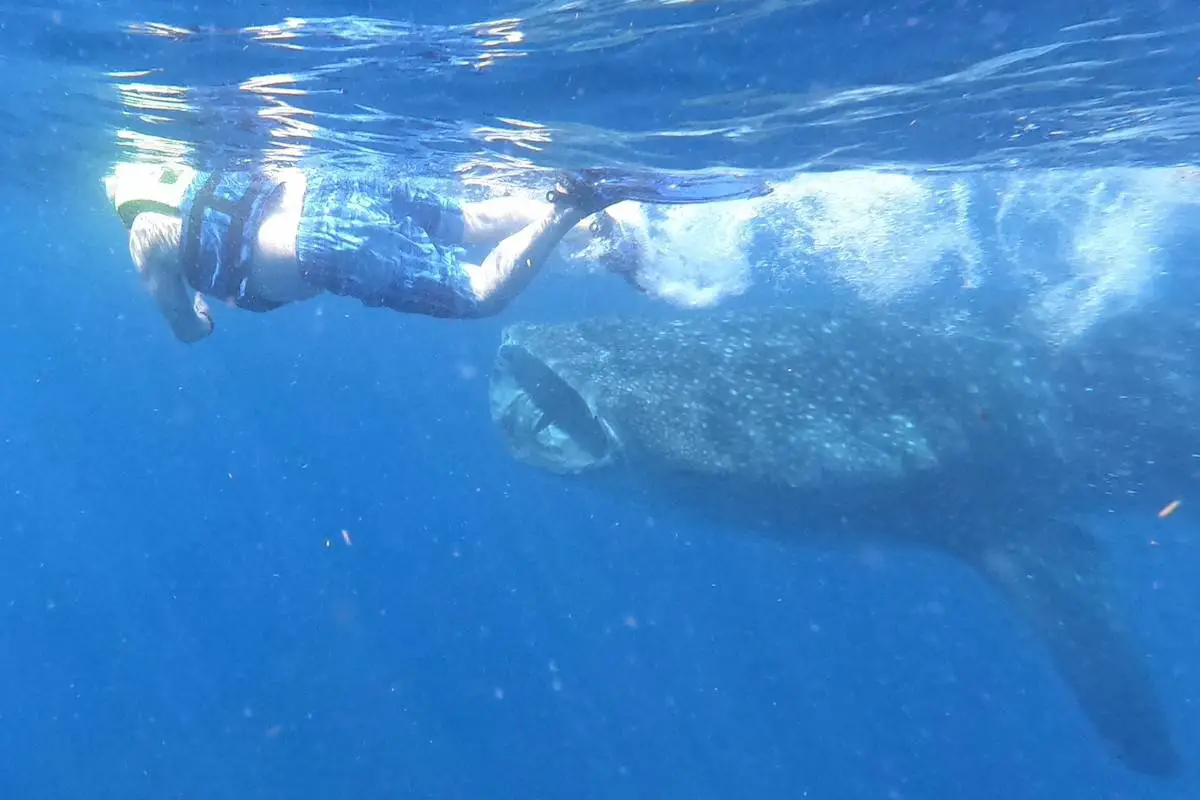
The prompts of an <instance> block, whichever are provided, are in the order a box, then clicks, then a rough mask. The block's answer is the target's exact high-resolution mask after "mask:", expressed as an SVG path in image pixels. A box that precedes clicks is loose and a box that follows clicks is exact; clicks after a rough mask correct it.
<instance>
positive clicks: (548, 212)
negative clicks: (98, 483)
mask: <svg viewBox="0 0 1200 800" xmlns="http://www.w3.org/2000/svg"><path fill="white" fill-rule="evenodd" d="M104 183H105V188H106V191H107V193H108V197H109V200H110V201H111V202H112V203H113V205H114V207H115V209H116V211H117V214H118V215H119V216H120V217H121V220H122V221H123V222H124V224H125V226H126V227H127V228H128V229H129V252H130V256H131V257H132V259H133V262H134V265H135V266H136V268H137V270H138V272H139V274H140V275H141V277H142V279H143V281H144V283H145V285H146V287H147V288H148V290H149V292H150V294H151V296H152V297H153V298H154V301H155V303H156V304H157V306H158V309H159V311H160V312H161V313H162V314H163V316H164V317H165V318H166V320H167V322H168V323H169V324H170V326H171V330H172V331H173V332H174V334H175V336H176V337H178V338H179V339H180V340H182V341H184V342H189V343H190V342H196V341H198V340H200V339H202V338H204V337H205V336H208V335H209V334H210V333H212V330H213V320H212V316H211V314H210V313H209V310H208V306H207V304H206V303H205V301H204V297H206V296H207V297H209V298H212V299H216V300H221V301H224V302H227V303H229V304H231V305H233V306H236V307H238V308H242V309H246V310H249V311H259V312H264V311H271V310H273V309H276V308H279V307H280V306H283V305H286V304H288V303H292V302H297V301H300V300H306V299H309V298H312V297H315V296H316V295H318V294H320V293H322V292H331V293H333V294H337V295H343V296H349V297H353V298H356V299H358V300H360V301H361V302H362V303H363V304H364V305H367V306H376V307H387V308H391V309H394V310H396V311H403V312H410V313H416V314H426V315H429V316H435V317H452V318H471V317H485V316H490V315H493V314H496V313H498V312H499V311H500V310H502V309H503V308H504V307H505V306H506V305H507V304H508V303H509V302H510V301H511V300H512V299H513V298H514V297H516V296H517V295H518V294H519V293H520V292H521V291H522V290H523V289H524V288H525V287H526V286H528V285H529V283H530V282H531V281H532V280H533V278H534V277H535V276H536V275H537V273H538V271H539V270H540V269H541V268H542V266H543V265H544V263H545V262H546V259H547V258H548V257H549V255H550V253H551V252H552V251H553V250H554V248H555V247H556V246H557V245H558V244H559V242H560V241H561V240H562V238H563V237H564V236H565V235H566V234H567V233H568V232H569V231H571V229H572V228H574V227H576V226H577V225H578V224H579V223H580V222H581V221H582V220H584V219H585V218H587V217H589V216H591V215H593V214H595V213H596V212H599V211H602V210H603V209H604V208H605V207H606V206H608V205H611V204H612V203H615V202H619V201H620V200H622V199H624V197H623V196H622V195H621V194H620V193H619V192H612V191H610V192H608V193H607V194H605V193H603V192H599V191H596V190H594V189H593V188H591V187H589V186H588V185H587V184H586V183H584V182H582V181H573V180H571V179H567V180H565V181H561V182H560V183H559V185H558V186H556V188H555V190H554V191H553V192H551V193H550V196H549V199H548V201H547V202H540V201H537V200H531V199H526V198H519V197H501V198H496V199H492V200H484V201H481V202H473V203H462V204H460V203H458V202H456V201H454V200H451V199H448V198H444V197H440V196H438V195H435V194H433V193H431V192H428V191H425V190H422V189H418V188H415V187H414V186H412V185H411V184H409V183H408V182H407V181H403V180H398V181H392V180H385V179H382V178H365V179H364V178H361V177H358V176H350V175H337V174H332V175H331V174H328V173H319V172H302V171H300V170H297V169H288V170H282V171H278V172H274V173H266V172H262V173H257V172H256V173H247V172H211V173H203V172H198V171H196V170H194V169H192V168H190V167H186V166H179V165H145V164H120V165H118V166H117V167H116V168H115V169H114V170H113V172H112V174H110V175H109V176H107V177H106V178H105V179H104ZM471 245H477V246H483V247H490V248H491V252H490V253H489V255H488V256H487V257H486V258H484V259H483V260H482V262H481V263H479V264H469V263H465V262H462V261H460V260H459V258H458V253H460V252H461V250H462V248H463V247H465V246H471ZM189 287H190V289H191V290H195V292H196V294H195V296H194V299H193V296H192V292H191V291H190V290H189Z"/></svg>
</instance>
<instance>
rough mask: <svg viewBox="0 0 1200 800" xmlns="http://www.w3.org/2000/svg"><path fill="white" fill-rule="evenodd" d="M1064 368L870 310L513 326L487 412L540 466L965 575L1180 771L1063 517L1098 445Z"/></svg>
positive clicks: (1102, 725) (1122, 633)
mask: <svg viewBox="0 0 1200 800" xmlns="http://www.w3.org/2000/svg"><path fill="white" fill-rule="evenodd" d="M515 353H519V355H517V356H516V357H515V358H514V354H515ZM1057 358H1058V357H1057V356H1056V355H1055V354H1053V353H1051V352H1049V351H1048V350H1047V349H1043V348H1040V347H1038V346H1036V345H1029V344H1022V343H1018V342H1014V341H1007V340H1003V339H997V338H991V337H988V336H984V335H975V334H972V333H970V332H968V331H964V330H961V329H960V330H958V331H956V332H955V333H954V334H952V335H943V334H941V333H938V332H935V331H932V330H928V329H925V328H922V327H920V326H915V325H913V324H910V323H908V322H906V321H905V320H903V319H901V318H899V317H896V316H892V315H888V314H884V313H873V312H872V313H849V312H846V313H843V312H839V313H837V314H818V313H814V312H811V311H793V310H788V309H774V310H770V311H763V312H758V313H749V314H695V315H691V316H689V317H687V318H686V319H685V320H684V321H680V322H671V323H665V322H643V321H636V320H617V319H614V320H593V321H587V322H581V323H576V324H565V325H550V326H534V325H514V326H510V327H509V328H507V329H506V330H505V332H504V343H503V345H502V347H501V350H500V353H499V355H498V357H497V361H496V366H495V370H494V373H493V379H492V388H491V401H492V412H493V417H494V419H495V420H496V421H497V424H498V426H499V427H500V428H501V430H502V431H503V433H504V435H505V437H506V439H507V441H508V443H509V445H510V448H511V449H512V451H513V453H514V455H515V456H516V457H518V458H519V459H521V460H524V461H526V462H528V463H530V464H533V465H535V466H537V467H539V468H542V469H547V470H551V471H555V472H560V473H567V474H583V473H586V474H587V475H588V476H589V478H592V479H594V480H601V481H607V482H609V483H611V484H613V485H625V486H628V485H636V486H639V487H643V488H645V487H651V489H650V490H649V491H641V492H638V494H639V495H640V496H642V497H646V496H648V495H651V494H653V495H654V496H656V497H658V498H659V499H661V500H664V501H666V502H670V503H672V505H673V506H674V507H676V508H686V509H689V510H692V511H694V512H696V513H699V514H703V515H704V516H705V518H707V519H710V520H717V521H722V522H724V523H725V524H727V525H728V526H729V527H731V528H736V529H739V530H745V531H754V532H758V533H761V534H766V535H770V536H778V537H791V538H801V537H803V538H805V539H807V540H810V541H817V542H820V543H824V544H828V545H830V546H853V545H856V544H861V543H863V542H864V541H865V540H871V541H872V542H874V543H877V544H894V545H903V546H909V547H922V548H928V549H932V550H936V551H939V552H942V553H947V554H950V555H952V556H954V557H956V558H958V559H960V560H962V561H964V562H966V563H967V564H969V565H971V566H972V567H974V568H975V569H976V570H978V572H979V573H980V574H982V575H983V576H984V577H985V578H986V579H987V580H988V582H989V583H990V584H991V585H993V586H994V587H996V588H997V589H998V590H999V591H1000V592H1001V593H1002V594H1003V595H1004V596H1005V598H1006V599H1007V600H1008V601H1009V604H1010V605H1011V606H1012V607H1013V608H1014V609H1015V610H1016V611H1017V612H1018V614H1019V615H1020V616H1021V617H1022V618H1023V619H1024V620H1025V622H1026V623H1027V624H1028V625H1029V626H1030V627H1031V628H1032V629H1033V630H1034V631H1035V632H1036V634H1037V635H1038V636H1039V638H1040V639H1041V640H1042V642H1044V643H1045V645H1046V647H1047V648H1048V650H1049V652H1050V654H1051V656H1052V657H1053V659H1054V663H1055V665H1056V667H1057V669H1058V671H1059V673H1060V675H1061V676H1062V678H1063V679H1064V681H1065V682H1066V683H1067V684H1068V685H1069V686H1070V687H1071V689H1072V691H1073V693H1074V694H1075V697H1076V698H1077V700H1078V702H1079V705H1080V707H1081V708H1082V710H1083V711H1084V713H1085V714H1086V715H1087V716H1088V718H1089V719H1090V720H1091V722H1092V724H1093V725H1094V727H1095V728H1096V730H1097V731H1098V732H1099V733H1100V735H1101V736H1102V737H1103V738H1104V739H1106V740H1107V741H1108V742H1109V743H1110V744H1111V745H1112V748H1113V750H1114V751H1115V753H1116V754H1117V755H1118V756H1119V757H1120V758H1121V759H1122V760H1123V761H1124V762H1125V763H1126V764H1127V765H1128V766H1129V767H1131V768H1132V769H1134V770H1136V771H1139V772H1142V773H1147V774H1151V775H1158V776H1170V775H1174V774H1176V773H1177V772H1178V771H1179V769H1180V760H1179V756H1178V754H1177V752H1176V749H1175V746H1174V744H1173V742H1172V738H1171V734H1170V731H1169V728H1168V724H1167V721H1166V714H1165V712H1164V710H1163V708H1162V705H1161V703H1160V700H1159V698H1158V696H1157V693H1156V690H1155V687H1154V685H1153V683H1152V680H1151V678H1150V675H1149V672H1148V670H1147V668H1146V665H1145V664H1144V662H1143V660H1142V658H1141V655H1140V653H1139V650H1138V648H1137V646H1136V645H1135V644H1134V642H1133V639H1132V637H1131V635H1130V634H1129V632H1128V631H1127V630H1126V629H1125V627H1124V624H1123V623H1122V621H1121V620H1120V618H1119V615H1118V614H1117V613H1116V612H1115V611H1114V610H1113V607H1114V597H1113V593H1112V590H1111V588H1110V586H1109V582H1108V580H1107V578H1106V576H1105V564H1104V558H1103V554H1102V552H1101V548H1100V546H1099V544H1098V542H1097V541H1096V540H1095V538H1094V537H1093V536H1092V535H1091V534H1090V533H1089V532H1088V531H1086V530H1084V529H1083V528H1081V527H1079V526H1078V525H1077V524H1075V523H1074V522H1072V521H1071V519H1070V516H1069V515H1070V512H1071V511H1073V510H1074V511H1081V510H1084V509H1081V508H1077V507H1074V508H1073V507H1071V506H1064V503H1065V502H1066V500H1065V498H1066V497H1067V496H1068V495H1069V493H1070V490H1071V489H1072V488H1073V487H1075V486H1077V485H1078V484H1079V483H1080V482H1081V481H1083V480H1084V479H1085V478H1086V476H1087V475H1088V474H1089V473H1090V472H1091V471H1092V470H1094V468H1095V464H1094V463H1093V462H1094V457H1095V456H1096V454H1095V453H1094V452H1090V451H1088V450H1086V448H1087V447H1092V446H1093V444H1092V442H1091V441H1090V440H1088V439H1087V438H1086V437H1080V436H1078V435H1077V434H1078V431H1076V430H1074V429H1073V427H1072V425H1073V424H1075V423H1074V422H1073V417H1072V413H1071V409H1072V408H1073V407H1074V406H1075V403H1074V398H1073V397H1071V396H1069V394H1070V391H1069V390H1064V388H1063V385H1062V382H1061V380H1059V377H1060V373H1059V372H1056V370H1058V369H1059V367H1060V365H1059V364H1057V363H1056V360H1057ZM535 363H536V364H538V365H540V366H535ZM550 374H553V376H554V377H553V378H551V377H550ZM601 434H603V435H604V436H605V437H607V439H606V440H605V441H603V442H601V441H600V440H598V439H597V438H596V437H598V436H600V435H601ZM1081 447H1083V448H1085V449H1084V450H1082V451H1081V450H1080V448H1081ZM625 479H632V481H633V483H632V484H628V483H626V484H622V481H623V480H625Z"/></svg>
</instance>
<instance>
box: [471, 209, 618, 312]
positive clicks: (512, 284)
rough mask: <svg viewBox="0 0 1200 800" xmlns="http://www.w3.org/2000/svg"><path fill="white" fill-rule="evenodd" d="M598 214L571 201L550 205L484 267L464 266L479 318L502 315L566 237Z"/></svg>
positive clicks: (504, 243) (499, 247)
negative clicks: (580, 224)
mask: <svg viewBox="0 0 1200 800" xmlns="http://www.w3.org/2000/svg"><path fill="white" fill-rule="evenodd" d="M598 210H601V209H596V208H591V207H589V206H588V205H583V206H579V205H575V204H574V203H572V202H570V199H569V198H566V199H565V201H563V202H556V203H551V204H547V206H546V207H545V211H543V213H542V217H541V218H540V219H538V220H536V221H534V222H531V223H530V224H528V225H526V226H525V227H524V228H522V229H521V230H519V231H517V232H516V233H514V234H512V235H511V236H509V237H508V238H506V239H504V240H503V241H502V242H500V244H498V245H496V247H495V248H493V250H492V252H491V253H489V254H488V256H487V258H485V259H484V260H483V263H482V264H464V265H463V269H464V270H465V271H466V273H467V277H468V279H469V281H470V285H471V291H472V293H473V295H474V297H475V300H476V302H477V304H478V305H477V309H478V312H479V316H491V315H492V314H496V313H499V312H500V311H502V310H503V309H504V307H505V306H507V305H508V304H509V303H510V302H512V300H513V298H515V297H516V296H517V295H519V294H520V293H521V292H523V291H524V290H525V289H526V287H528V286H529V284H530V283H532V282H533V279H534V278H536V277H537V275H538V273H539V272H541V269H542V267H543V266H545V264H546V259H548V258H549V257H550V254H551V253H553V252H554V248H556V247H557V246H558V244H559V242H561V241H562V240H563V237H564V236H566V235H567V234H568V233H570V232H571V230H572V229H573V228H575V227H576V226H577V225H579V223H581V222H582V221H583V220H584V219H586V218H587V217H589V216H591V215H592V214H594V213H595V212H596V211H598Z"/></svg>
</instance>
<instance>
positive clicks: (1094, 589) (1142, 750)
mask: <svg viewBox="0 0 1200 800" xmlns="http://www.w3.org/2000/svg"><path fill="white" fill-rule="evenodd" d="M966 555H968V561H970V562H971V563H972V564H973V565H974V566H975V567H976V568H978V569H979V570H980V571H982V572H983V573H984V574H985V575H986V576H987V577H988V579H989V580H990V581H991V583H992V584H993V585H995V586H997V587H998V588H999V589H1000V591H1001V592H1003V594H1004V596H1005V597H1006V598H1007V599H1008V601H1009V603H1010V604H1011V605H1013V606H1014V607H1015V608H1017V609H1018V610H1019V612H1020V614H1021V616H1022V617H1023V618H1024V619H1025V620H1026V622H1027V623H1029V624H1030V625H1032V627H1033V629H1034V630H1035V631H1036V633H1037V635H1038V636H1039V637H1040V638H1041V639H1042V641H1043V642H1045V644H1046V646H1047V647H1048V648H1049V650H1050V654H1051V657H1052V659H1053V661H1054V665H1055V667H1056V668H1057V670H1058V672H1059V674H1060V675H1061V676H1062V677H1063V679H1064V680H1065V681H1066V683H1067V684H1068V685H1069V686H1070V687H1071V690H1072V691H1073V692H1074V694H1075V697H1076V699H1077V701H1078V702H1079V705H1080V707H1081V709H1082V710H1083V712H1084V714H1085V715H1086V716H1087V717H1088V719H1089V720H1090V721H1091V723H1092V725H1093V726H1094V727H1095V728H1096V730H1097V731H1098V732H1099V733H1100V734H1101V736H1103V737H1104V738H1105V739H1106V740H1107V741H1108V742H1109V743H1111V745H1112V746H1113V747H1114V748H1115V749H1116V753H1117V755H1118V757H1119V758H1120V759H1121V760H1122V761H1124V762H1125V763H1126V764H1127V765H1128V766H1129V767H1130V768H1131V769H1133V770H1136V771H1138V772H1142V773H1145V774H1149V775H1157V776H1161V777H1169V776H1173V775H1175V774H1177V773H1178V772H1179V770H1180V759H1179V755H1178V752H1177V751H1176V749H1175V745H1174V743H1173V742H1172V739H1171V733H1170V729H1169V726H1168V723H1167V718H1166V713H1165V711H1164V709H1163V706H1162V703H1161V701H1160V699H1159V697H1158V694H1157V692H1156V690H1155V687H1154V684H1153V681H1152V680H1151V677H1150V673H1149V670H1148V669H1147V668H1146V664H1145V662H1144V660H1143V657H1142V655H1141V654H1140V653H1139V652H1138V649H1137V647H1136V645H1135V643H1134V640H1133V638H1132V636H1131V635H1130V634H1129V632H1128V631H1127V630H1126V629H1125V628H1124V626H1123V625H1122V623H1121V621H1120V620H1119V618H1118V615H1117V614H1116V613H1115V611H1114V609H1113V603H1112V600H1113V597H1112V593H1111V591H1110V587H1109V586H1108V582H1107V580H1106V578H1105V575H1104V572H1105V570H1104V566H1105V565H1104V563H1103V558H1102V555H1101V553H1100V549H1099V545H1098V543H1097V542H1096V540H1095V539H1094V538H1093V537H1092V536H1091V535H1090V534H1089V533H1088V532H1086V531H1084V530H1083V529H1081V528H1079V527H1078V526H1076V525H1073V524H1070V523H1065V522H1061V521H1051V522H1049V523H1047V524H1046V525H1045V526H1042V527H1038V528H1037V529H1036V530H1030V531H1027V532H1026V533H1025V534H1024V535H1023V536H1021V537H1019V538H1017V539H1016V540H1013V539H1011V538H1010V539H1008V540H1006V541H1005V540H1002V541H999V542H997V541H995V540H993V541H991V542H987V543H984V544H983V546H981V547H979V548H978V549H976V550H975V551H974V552H973V553H970V554H966Z"/></svg>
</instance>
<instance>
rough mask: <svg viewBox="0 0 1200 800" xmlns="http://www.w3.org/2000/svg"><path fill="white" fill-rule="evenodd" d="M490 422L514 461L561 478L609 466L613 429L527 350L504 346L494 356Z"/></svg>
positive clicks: (613, 447)
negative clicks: (510, 452) (499, 433)
mask: <svg viewBox="0 0 1200 800" xmlns="http://www.w3.org/2000/svg"><path fill="white" fill-rule="evenodd" d="M490 400H491V407H492V419H493V420H494V421H495V423H496V426H497V427H498V428H499V430H500V431H501V433H502V435H503V436H504V437H505V439H506V441H507V444H508V446H509V449H510V450H511V451H512V453H513V455H514V457H516V458H517V459H518V460H520V461H523V462H525V463H527V464H530V465H531V466H535V467H538V468H540V469H544V470H548V471H550V472H556V473H559V474H577V473H580V472H585V471H588V470H592V469H597V468H600V467H603V466H606V465H607V464H609V463H610V462H611V460H612V458H613V456H614V455H615V453H616V450H617V439H616V436H615V434H614V433H613V431H612V429H611V428H609V426H608V425H607V424H606V423H605V422H604V421H603V419H602V418H601V417H600V416H599V415H598V414H597V413H596V410H595V409H594V408H593V407H592V405H591V404H590V403H589V402H588V400H587V399H586V398H585V397H584V394H583V393H582V392H581V391H580V390H579V389H577V388H576V387H575V386H574V385H573V384H572V382H571V380H570V379H568V377H566V376H564V375H563V374H562V373H560V372H559V371H557V370H556V369H555V368H554V367H553V366H552V365H551V364H550V363H548V362H547V361H546V360H544V359H542V358H539V357H538V356H537V355H534V353H533V352H531V351H530V349H529V348H528V347H526V346H525V345H523V344H518V343H514V342H512V341H506V342H505V343H504V344H503V345H502V346H501V347H500V350H499V352H498V353H497V355H496V360H495V364H494V366H493V372H492V385H491V392H490Z"/></svg>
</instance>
